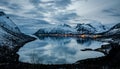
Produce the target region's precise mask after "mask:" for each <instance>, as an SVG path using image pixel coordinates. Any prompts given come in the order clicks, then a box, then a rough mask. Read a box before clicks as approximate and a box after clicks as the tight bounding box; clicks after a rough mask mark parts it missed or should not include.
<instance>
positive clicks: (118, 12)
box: [103, 8, 120, 16]
mask: <svg viewBox="0 0 120 69" xmlns="http://www.w3.org/2000/svg"><path fill="white" fill-rule="evenodd" d="M103 12H104V13H106V14H108V15H109V16H120V10H117V9H113V8H110V9H105V10H103Z"/></svg>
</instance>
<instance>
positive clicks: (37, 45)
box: [18, 37, 103, 64]
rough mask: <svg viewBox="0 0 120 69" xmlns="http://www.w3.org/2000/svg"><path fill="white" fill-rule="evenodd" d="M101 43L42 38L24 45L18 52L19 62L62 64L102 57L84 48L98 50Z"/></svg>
mask: <svg viewBox="0 0 120 69" xmlns="http://www.w3.org/2000/svg"><path fill="white" fill-rule="evenodd" d="M101 45H102V42H98V41H95V40H90V39H80V38H79V39H78V38H77V39H76V38H49V37H47V38H43V39H37V40H35V41H33V42H30V43H27V44H26V45H24V46H23V47H22V48H21V49H20V50H19V52H18V54H19V55H20V58H19V60H20V61H22V62H28V63H36V64H39V63H43V64H64V63H74V62H76V61H78V60H82V59H87V58H94V57H99V56H103V54H102V53H99V52H93V51H80V49H84V48H93V49H95V48H99V47H100V46H101Z"/></svg>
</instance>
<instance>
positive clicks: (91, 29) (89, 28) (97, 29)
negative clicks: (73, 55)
mask: <svg viewBox="0 0 120 69" xmlns="http://www.w3.org/2000/svg"><path fill="white" fill-rule="evenodd" d="M76 30H77V31H78V32H79V33H80V34H81V33H82V34H95V33H101V32H105V31H107V30H108V28H107V27H106V26H105V25H102V24H101V23H100V22H95V21H92V22H88V23H82V24H77V26H76Z"/></svg>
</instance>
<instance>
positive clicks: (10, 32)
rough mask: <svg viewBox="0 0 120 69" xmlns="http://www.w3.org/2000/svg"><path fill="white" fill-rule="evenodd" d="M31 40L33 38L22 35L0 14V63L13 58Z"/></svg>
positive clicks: (4, 15)
mask: <svg viewBox="0 0 120 69" xmlns="http://www.w3.org/2000/svg"><path fill="white" fill-rule="evenodd" d="M32 40H35V38H33V37H31V36H28V35H25V34H23V33H22V32H21V31H20V30H19V28H18V27H17V26H16V25H15V24H14V22H12V20H11V19H10V18H9V17H8V16H7V15H6V14H5V13H4V12H0V62H3V61H5V60H10V59H11V58H13V57H14V55H15V54H16V52H17V51H18V50H19V48H20V47H21V46H23V45H24V44H25V43H27V42H30V41H32ZM3 58H4V59H3ZM10 61H16V60H15V59H13V60H10Z"/></svg>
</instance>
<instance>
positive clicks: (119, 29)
mask: <svg viewBox="0 0 120 69" xmlns="http://www.w3.org/2000/svg"><path fill="white" fill-rule="evenodd" d="M104 35H105V36H108V37H109V36H114V37H118V38H120V36H119V35H120V23H118V24H116V25H114V26H113V27H112V28H110V29H109V30H108V31H107V32H105V33H104Z"/></svg>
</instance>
